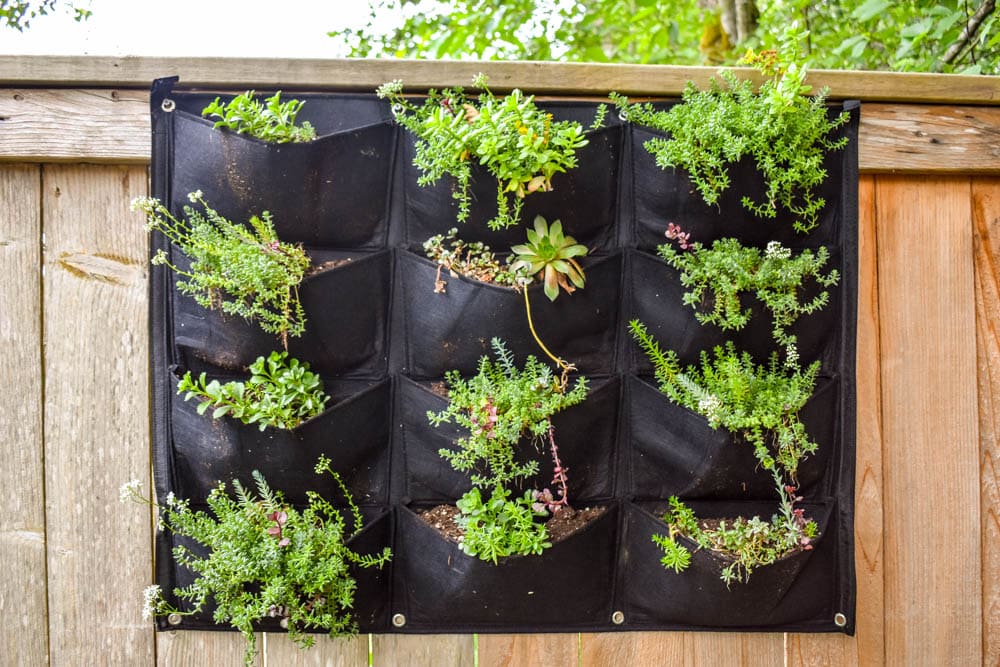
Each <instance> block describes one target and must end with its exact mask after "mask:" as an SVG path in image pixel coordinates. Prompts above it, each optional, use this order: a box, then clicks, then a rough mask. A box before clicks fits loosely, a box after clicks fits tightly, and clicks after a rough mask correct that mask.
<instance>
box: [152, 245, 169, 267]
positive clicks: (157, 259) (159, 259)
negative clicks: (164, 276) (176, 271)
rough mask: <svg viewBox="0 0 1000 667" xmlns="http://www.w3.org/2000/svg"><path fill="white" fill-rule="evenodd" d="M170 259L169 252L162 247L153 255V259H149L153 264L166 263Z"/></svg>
mask: <svg viewBox="0 0 1000 667" xmlns="http://www.w3.org/2000/svg"><path fill="white" fill-rule="evenodd" d="M168 261H169V258H168V257H167V253H166V252H165V251H164V250H163V249H162V248H161V249H160V250H157V251H156V254H155V255H153V259H151V260H149V263H150V264H152V265H153V266H160V265H163V264H166V263H167V262H168Z"/></svg>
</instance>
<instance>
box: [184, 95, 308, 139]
mask: <svg viewBox="0 0 1000 667" xmlns="http://www.w3.org/2000/svg"><path fill="white" fill-rule="evenodd" d="M303 104H305V102H303V101H301V100H288V101H287V102H282V101H281V91H280V90H279V91H278V92H276V93H275V94H274V95H272V96H271V97H269V98H267V99H266V100H264V101H263V102H260V101H258V100H256V99H254V91H252V90H248V91H247V92H245V93H242V94H240V95H237V96H236V97H234V98H233V99H232V100H231V101H230V102H221V101H220V98H218V97H216V98H215V100H214V101H213V102H212V103H211V104H209V105H208V106H207V107H205V108H204V109H202V112H201V115H202V116H205V117H206V118H218V119H219V120H217V121H216V122H215V126H214V127H224V128H226V129H229V130H232V131H233V132H236V133H238V134H249V135H250V136H251V137H256V138H258V139H261V140H263V141H267V142H270V143H274V144H282V143H288V142H304V141H312V140H313V139H315V138H316V130H315V128H313V126H312V125H310V124H309V122H308V121H307V122H303V123H302V124H301V125H296V124H295V119H296V117H297V116H298V114H299V111H300V110H301V109H302V105H303Z"/></svg>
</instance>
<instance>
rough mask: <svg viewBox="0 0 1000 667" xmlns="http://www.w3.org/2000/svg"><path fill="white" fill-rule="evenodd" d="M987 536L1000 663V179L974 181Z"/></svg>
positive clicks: (993, 646) (987, 622) (989, 631)
mask: <svg viewBox="0 0 1000 667" xmlns="http://www.w3.org/2000/svg"><path fill="white" fill-rule="evenodd" d="M972 221H973V226H974V229H975V237H974V239H975V252H976V359H977V364H976V365H977V378H978V385H979V466H980V476H981V486H982V489H981V500H980V502H981V507H982V540H983V550H982V558H983V573H982V582H983V665H1000V179H995V178H991V179H986V178H977V179H974V180H973V181H972Z"/></svg>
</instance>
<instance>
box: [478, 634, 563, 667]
mask: <svg viewBox="0 0 1000 667" xmlns="http://www.w3.org/2000/svg"><path fill="white" fill-rule="evenodd" d="M579 644H580V635H578V634H571V633H556V634H543V635H509V634H508V635H479V667H520V665H546V666H547V667H561V666H563V665H565V667H576V664H577V662H578V660H579Z"/></svg>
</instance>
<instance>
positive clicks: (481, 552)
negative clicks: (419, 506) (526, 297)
mask: <svg viewBox="0 0 1000 667" xmlns="http://www.w3.org/2000/svg"><path fill="white" fill-rule="evenodd" d="M492 345H493V349H494V352H495V353H496V357H497V361H495V362H494V361H491V360H490V358H489V357H486V356H484V357H482V358H481V359H480V363H479V372H478V373H477V374H476V375H475V376H474V377H472V378H470V379H468V380H465V379H463V378H462V377H461V376H460V375H459V374H458V373H457V372H456V371H451V372H449V373H448V374H447V375H446V376H445V380H446V382H447V384H448V407H447V408H446V409H444V410H443V411H441V412H439V413H433V412H429V413H428V414H427V418H428V419H429V420H430V422H431V424H432V425H434V426H438V425H440V424H445V423H455V424H457V425H459V426H461V427H463V428H465V429H466V430H467V431H468V435H466V436H463V437H461V438H459V439H458V440H457V441H456V442H455V449H441V450H440V452H439V454H440V455H441V456H442V457H443V458H444V459H445V460H447V461H448V462H449V463H450V464H451V465H452V467H453V468H455V469H456V470H458V471H461V472H468V473H469V474H470V475H471V480H472V484H473V487H474V488H473V489H471V490H470V491H469V492H468V493H466V494H465V495H464V496H462V498H461V499H460V500H459V501H458V503H457V506H458V508H459V510H460V511H461V516H460V517H459V518H458V519H457V522H458V524H459V526H460V527H461V528H462V529H463V530H464V538H463V540H462V546H461V548H462V550H463V551H465V552H466V553H467V554H469V555H470V556H478V557H479V558H481V559H482V560H489V561H493V562H494V563H496V562H497V559H498V558H501V557H503V556H510V555H527V554H538V553H541V552H542V550H543V549H544V548H546V547H548V546H549V543H548V542H547V540H546V531H545V526H544V524H542V523H538V522H536V520H535V519H536V517H545V516H548V515H549V514H550V513H555V512H559V511H561V510H562V509H563V508H568V506H569V497H568V478H567V475H566V470H567V469H566V468H565V467H564V466H563V465H562V462H561V461H560V459H559V451H558V448H557V447H556V442H555V428H554V427H553V425H552V416H553V415H554V414H556V413H557V412H559V411H561V410H564V409H566V408H568V407H571V406H573V405H577V404H579V403H581V402H583V400H584V399H586V397H587V380H586V378H582V377H581V378H577V380H576V383H575V384H574V386H573V388H572V389H571V390H570V391H564V389H563V387H562V385H561V384H560V382H559V380H557V379H556V378H555V377H554V376H553V374H552V371H551V369H550V368H549V367H548V366H546V365H545V364H543V363H541V362H539V361H538V360H537V359H536V358H535V357H533V356H529V357H528V358H527V359H526V361H525V364H524V368H523V369H519V368H517V366H516V365H515V363H514V359H513V357H512V356H511V354H510V353H509V352H508V350H507V348H506V346H505V345H504V344H503V342H502V341H500V340H499V339H496V338H494V339H493V341H492ZM525 438H527V439H528V440H529V441H530V444H531V445H532V446H534V448H535V449H536V450H538V449H542V448H545V447H548V449H549V454H550V456H551V457H552V460H553V465H554V471H555V472H554V477H553V480H552V483H553V485H555V489H556V490H555V492H553V491H551V490H550V489H547V488H546V489H540V490H537V489H536V490H529V491H526V492H525V493H524V494H523V495H521V496H516V495H515V496H514V497H513V498H511V495H512V491H511V489H510V486H511V485H512V484H513V483H515V482H518V481H523V480H526V479H528V478H529V477H531V476H533V475H535V474H536V473H537V472H538V469H539V464H538V461H537V460H534V459H528V460H526V461H525V460H519V456H518V455H519V453H520V450H519V444H520V443H521V442H522V440H523V439H525ZM483 491H488V492H489V493H490V496H489V498H484V496H483ZM557 496H558V497H557Z"/></svg>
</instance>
